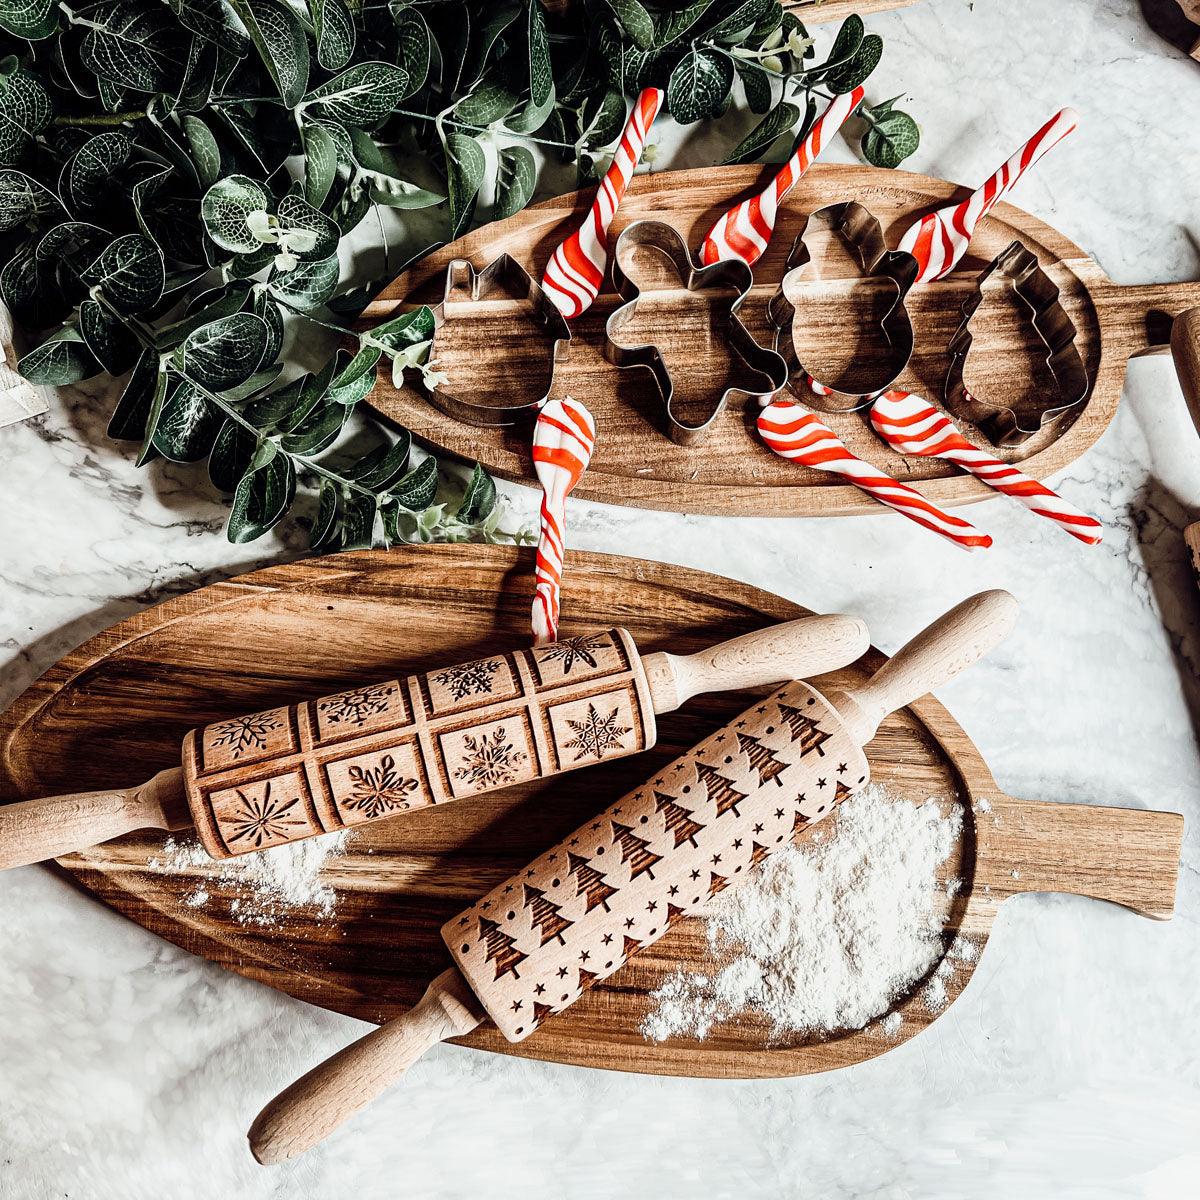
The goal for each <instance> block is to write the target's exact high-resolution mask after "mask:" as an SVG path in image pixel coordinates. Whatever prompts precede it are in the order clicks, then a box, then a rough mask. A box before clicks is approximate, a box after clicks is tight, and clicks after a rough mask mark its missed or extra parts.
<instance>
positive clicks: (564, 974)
mask: <svg viewBox="0 0 1200 1200" xmlns="http://www.w3.org/2000/svg"><path fill="white" fill-rule="evenodd" d="M558 977H559V979H566V977H567V968H566V967H559V968H558Z"/></svg>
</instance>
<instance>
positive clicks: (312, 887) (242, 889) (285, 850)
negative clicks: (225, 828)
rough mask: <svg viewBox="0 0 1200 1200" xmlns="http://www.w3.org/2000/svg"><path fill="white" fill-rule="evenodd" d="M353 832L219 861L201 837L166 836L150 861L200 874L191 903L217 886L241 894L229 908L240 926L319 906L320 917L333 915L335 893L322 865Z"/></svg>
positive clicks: (269, 922) (196, 904)
mask: <svg viewBox="0 0 1200 1200" xmlns="http://www.w3.org/2000/svg"><path fill="white" fill-rule="evenodd" d="M348 837H349V834H348V832H347V831H346V830H341V831H340V832H338V833H326V834H322V835H321V836H320V837H315V838H307V839H305V840H304V841H301V842H290V843H288V844H287V845H284V846H274V847H272V848H271V849H269V850H259V851H257V852H256V853H254V854H243V855H239V856H238V857H236V858H226V859H223V860H220V861H218V860H216V859H213V858H210V857H209V856H208V852H207V851H206V850H205V849H204V847H203V846H201V845H200V843H199V842H193V841H177V840H176V839H175V838H168V839H167V840H166V842H164V843H163V852H162V854H161V855H160V856H159V857H157V858H152V859H150V860H149V862H148V863H147V866H149V867H150V868H151V870H157V871H165V872H168V873H176V872H178V873H193V874H196V875H197V878H196V883H195V887H194V889H193V890H192V891H190V892H189V893H188V894H187V895H186V896H185V897H184V899H183V903H184V904H186V905H187V906H188V907H189V908H203V907H204V906H205V905H207V904H208V902H209V900H210V898H211V897H210V891H209V889H210V888H211V887H213V886H214V885H217V886H220V887H221V888H224V889H227V890H229V891H233V892H236V893H237V896H236V898H235V899H233V900H231V901H230V904H229V911H230V913H231V914H232V915H233V917H234V919H235V920H236V921H237V922H238V923H239V924H241V925H255V926H260V927H268V926H274V925H278V924H280V923H281V920H282V918H284V917H285V916H286V915H287V914H288V913H289V912H290V911H291V910H292V909H295V908H300V907H306V908H311V909H314V910H315V914H316V916H317V917H318V918H322V919H324V918H328V917H331V916H332V915H333V911H334V907H335V905H336V903H337V894H336V893H335V892H334V890H333V888H332V887H330V886H329V884H328V883H326V882H325V881H324V880H322V878H321V868H322V867H323V866H324V865H325V862H326V860H327V859H328V858H329V857H330V855H334V854H340V853H341V852H342V851H343V849H344V848H345V845H346V839H347V838H348Z"/></svg>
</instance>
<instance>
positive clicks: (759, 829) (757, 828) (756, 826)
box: [754, 822, 763, 833]
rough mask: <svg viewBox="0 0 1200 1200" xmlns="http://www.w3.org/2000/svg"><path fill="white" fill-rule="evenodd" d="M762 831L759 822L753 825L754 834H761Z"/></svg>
mask: <svg viewBox="0 0 1200 1200" xmlns="http://www.w3.org/2000/svg"><path fill="white" fill-rule="evenodd" d="M762 831H763V827H762V824H761V822H760V823H759V824H758V825H755V827H754V832H755V833H762Z"/></svg>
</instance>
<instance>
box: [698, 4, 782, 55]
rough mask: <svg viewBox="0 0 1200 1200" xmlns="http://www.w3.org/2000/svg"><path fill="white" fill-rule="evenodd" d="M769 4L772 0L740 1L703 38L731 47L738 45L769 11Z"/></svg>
mask: <svg viewBox="0 0 1200 1200" xmlns="http://www.w3.org/2000/svg"><path fill="white" fill-rule="evenodd" d="M771 4H772V0H742V2H741V3H740V4H736V3H735V4H734V5H733V7H732V9H731V10H730V11H729V12H728V15H726V16H724V17H722V18H721V19H720V20H719V21H718V22H717V24H716V25H713V26H712V27H711V28H710V29H709V30H708V31H707V33H706V34H705V37H707V38H709V39H710V40H712V41H714V42H728V43H730V44H731V45H732V44H737V43H740V42H741V41H742V39H743V38H745V37H747V36H749V34H750V32H751V31H752V30H753V29H754V27H755V25H757V24H758V22H759V21H760V20H762V18H763V17H764V16H766V14H767V13H768V12H769V11H770V8H771ZM726 7H728V6H726Z"/></svg>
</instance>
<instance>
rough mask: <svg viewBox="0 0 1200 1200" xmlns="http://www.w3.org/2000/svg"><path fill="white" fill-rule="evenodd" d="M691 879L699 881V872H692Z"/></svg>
mask: <svg viewBox="0 0 1200 1200" xmlns="http://www.w3.org/2000/svg"><path fill="white" fill-rule="evenodd" d="M692 878H693V879H699V878H700V872H699V871H693V872H692Z"/></svg>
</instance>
